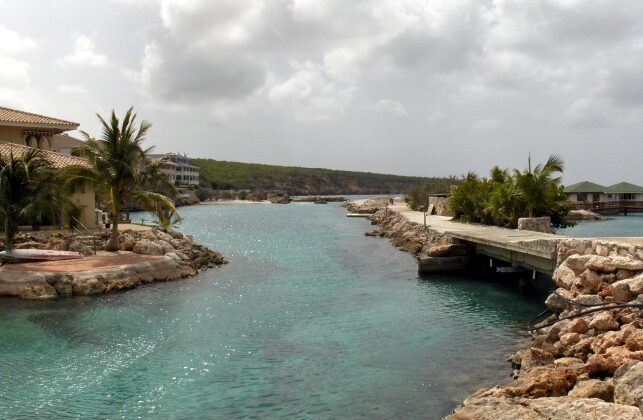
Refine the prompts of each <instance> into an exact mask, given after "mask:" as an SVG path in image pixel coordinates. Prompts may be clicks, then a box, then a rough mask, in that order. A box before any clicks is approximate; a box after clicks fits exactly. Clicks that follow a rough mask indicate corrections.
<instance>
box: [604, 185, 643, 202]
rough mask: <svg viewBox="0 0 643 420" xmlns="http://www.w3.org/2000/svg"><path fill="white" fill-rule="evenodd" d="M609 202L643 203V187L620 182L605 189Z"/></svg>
mask: <svg viewBox="0 0 643 420" xmlns="http://www.w3.org/2000/svg"><path fill="white" fill-rule="evenodd" d="M605 193H606V194H607V200H608V201H643V187H640V186H638V185H634V184H630V183H629V182H619V183H618V184H614V185H610V186H609V187H607V188H606V189H605Z"/></svg>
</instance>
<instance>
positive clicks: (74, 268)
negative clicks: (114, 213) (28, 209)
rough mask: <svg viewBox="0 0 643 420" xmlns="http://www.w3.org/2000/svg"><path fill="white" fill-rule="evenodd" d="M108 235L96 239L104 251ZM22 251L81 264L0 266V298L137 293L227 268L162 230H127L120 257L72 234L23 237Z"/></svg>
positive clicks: (209, 252) (182, 238) (122, 235)
mask: <svg viewBox="0 0 643 420" xmlns="http://www.w3.org/2000/svg"><path fill="white" fill-rule="evenodd" d="M108 237H109V233H104V234H103V236H102V237H100V238H98V241H99V244H98V247H99V248H101V247H104V244H105V242H106V241H107V239H108ZM21 240H23V242H22V243H20V242H18V243H17V245H18V246H22V247H28V248H36V249H53V250H61V251H67V250H73V251H77V252H81V253H82V254H83V255H85V257H84V258H82V259H73V260H58V261H41V262H22V263H17V264H3V265H2V266H0V296H9V297H19V298H22V299H34V300H49V299H57V298H66V297H70V296H86V295H94V294H103V293H110V292H115V291H122V290H128V289H133V288H136V287H139V286H142V285H144V284H149V283H154V282H166V281H172V280H178V279H183V278H187V277H193V276H196V275H197V274H198V273H199V271H202V270H206V269H210V268H214V267H216V266H220V265H223V264H226V263H227V260H226V259H225V258H224V257H223V255H221V254H219V253H218V252H215V251H212V250H210V249H209V248H207V247H205V246H202V245H199V244H197V243H195V242H194V241H193V240H192V238H191V236H189V235H185V234H183V233H181V232H177V231H169V232H163V231H160V230H158V229H154V228H152V229H146V230H125V231H122V232H121V233H120V251H116V252H106V251H97V252H96V253H95V254H94V253H93V251H92V250H91V249H89V247H88V246H87V245H84V244H83V243H82V242H79V241H78V240H76V239H75V237H74V236H73V235H71V234H63V233H53V234H51V235H42V234H39V235H38V236H34V235H28V234H27V235H23V237H22V238H21Z"/></svg>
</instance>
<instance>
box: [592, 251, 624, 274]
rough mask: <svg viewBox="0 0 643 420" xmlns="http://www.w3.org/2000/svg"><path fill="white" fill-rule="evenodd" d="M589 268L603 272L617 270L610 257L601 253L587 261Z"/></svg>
mask: <svg viewBox="0 0 643 420" xmlns="http://www.w3.org/2000/svg"><path fill="white" fill-rule="evenodd" d="M586 266H587V268H588V269H590V270H594V271H599V272H602V273H613V272H615V271H616V270H617V268H616V267H615V266H614V264H613V262H612V259H611V258H610V257H603V256H600V255H596V256H593V257H592V258H590V260H589V261H588V262H587V265H586Z"/></svg>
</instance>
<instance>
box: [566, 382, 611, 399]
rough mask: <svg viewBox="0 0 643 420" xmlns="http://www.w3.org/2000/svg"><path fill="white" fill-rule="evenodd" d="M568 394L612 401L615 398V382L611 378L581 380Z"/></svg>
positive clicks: (575, 396)
mask: <svg viewBox="0 0 643 420" xmlns="http://www.w3.org/2000/svg"><path fill="white" fill-rule="evenodd" d="M567 395H569V396H570V397H574V398H600V399H601V400H603V401H608V402H611V401H613V398H614V384H613V383H612V381H610V380H605V381H601V380H598V379H590V380H587V381H579V382H578V383H577V384H576V386H575V387H574V389H572V390H571V391H569V394H567Z"/></svg>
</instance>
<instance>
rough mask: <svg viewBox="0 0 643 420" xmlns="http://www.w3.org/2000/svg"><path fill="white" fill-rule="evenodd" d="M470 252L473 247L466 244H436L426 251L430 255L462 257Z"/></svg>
mask: <svg viewBox="0 0 643 420" xmlns="http://www.w3.org/2000/svg"><path fill="white" fill-rule="evenodd" d="M470 254H471V248H470V247H468V246H467V245H464V244H436V245H433V246H431V247H430V248H429V249H428V251H427V252H426V255H427V256H428V257H460V256H464V255H470Z"/></svg>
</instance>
